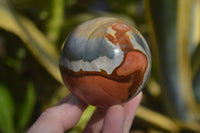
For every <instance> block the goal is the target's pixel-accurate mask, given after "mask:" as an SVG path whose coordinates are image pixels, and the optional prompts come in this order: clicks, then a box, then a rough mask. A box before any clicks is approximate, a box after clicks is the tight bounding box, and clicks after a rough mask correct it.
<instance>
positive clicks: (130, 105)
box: [123, 92, 142, 133]
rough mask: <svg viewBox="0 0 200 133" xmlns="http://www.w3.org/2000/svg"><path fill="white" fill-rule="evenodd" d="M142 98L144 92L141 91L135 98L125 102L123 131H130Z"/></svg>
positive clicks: (126, 132) (125, 132)
mask: <svg viewBox="0 0 200 133" xmlns="http://www.w3.org/2000/svg"><path fill="white" fill-rule="evenodd" d="M141 99H142V92H140V93H139V94H138V95H137V96H136V97H135V98H133V99H131V100H130V101H128V102H126V103H124V104H123V107H124V111H125V116H126V117H125V123H124V131H123V133H129V131H130V128H131V125H132V122H133V119H134V117H135V113H136V111H137V108H138V106H139V104H140V102H141Z"/></svg>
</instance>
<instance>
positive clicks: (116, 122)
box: [83, 93, 142, 133]
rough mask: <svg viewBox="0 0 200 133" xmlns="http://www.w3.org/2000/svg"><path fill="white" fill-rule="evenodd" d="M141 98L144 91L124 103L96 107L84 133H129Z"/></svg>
mask: <svg viewBox="0 0 200 133" xmlns="http://www.w3.org/2000/svg"><path fill="white" fill-rule="evenodd" d="M141 98H142V93H139V94H138V95H137V96H136V97H135V98H133V99H131V100H130V101H128V102H126V103H124V104H122V105H114V106H111V107H109V108H108V109H99V108H98V109H96V111H95V112H94V114H93V116H92V117H91V119H90V121H89V122H88V125H87V126H86V128H85V130H84V131H83V133H100V132H103V133H106V132H108V133H109V132H110V133H118V132H120V133H128V132H129V130H130V128H131V125H132V122H133V119H134V116H135V113H136V110H137V108H138V106H139V104H140V101H141Z"/></svg>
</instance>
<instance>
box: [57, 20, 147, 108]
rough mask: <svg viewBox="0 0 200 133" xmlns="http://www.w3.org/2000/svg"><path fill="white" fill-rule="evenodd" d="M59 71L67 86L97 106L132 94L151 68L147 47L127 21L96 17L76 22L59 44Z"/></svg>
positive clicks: (111, 102)
mask: <svg viewBox="0 0 200 133" xmlns="http://www.w3.org/2000/svg"><path fill="white" fill-rule="evenodd" d="M59 65H60V71H61V75H62V78H63V81H64V83H65V85H66V86H67V87H68V89H69V90H70V91H71V92H72V93H73V94H74V95H76V96H77V97H79V98H80V99H81V100H83V101H84V102H86V103H88V104H91V105H95V106H97V107H108V106H111V105H114V104H120V103H123V102H125V101H127V100H129V99H131V98H133V97H134V96H136V95H137V94H138V93H139V92H140V91H141V89H142V88H143V87H144V85H145V83H146V82H147V80H148V78H149V75H150V69H151V55H150V50H149V47H148V45H147V43H146V41H145V40H144V38H143V37H142V35H141V34H140V33H139V32H138V31H137V30H136V29H135V28H133V27H131V26H130V25H128V24H126V23H124V22H122V21H120V20H118V19H116V18H109V17H100V18H96V19H93V20H90V21H87V22H85V23H83V24H81V25H79V26H78V27H77V28H76V29H75V30H74V32H73V33H72V34H71V35H69V36H68V38H67V39H66V41H65V42H64V44H63V47H62V52H61V56H60V64H59Z"/></svg>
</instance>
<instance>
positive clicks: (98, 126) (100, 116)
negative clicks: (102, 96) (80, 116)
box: [83, 108, 107, 133]
mask: <svg viewBox="0 0 200 133" xmlns="http://www.w3.org/2000/svg"><path fill="white" fill-rule="evenodd" d="M106 111H107V110H106V109H100V108H98V109H96V110H95V112H94V114H93V115H92V117H91V119H90V121H89V122H88V124H87V126H86V128H85V129H84V131H83V133H101V130H102V127H103V122H104V117H105V115H106Z"/></svg>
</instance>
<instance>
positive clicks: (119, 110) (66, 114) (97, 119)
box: [27, 92, 142, 133]
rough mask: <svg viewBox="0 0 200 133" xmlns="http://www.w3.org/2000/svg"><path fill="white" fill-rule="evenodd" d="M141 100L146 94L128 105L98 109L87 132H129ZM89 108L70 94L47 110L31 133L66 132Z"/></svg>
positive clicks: (86, 129) (140, 95)
mask: <svg viewBox="0 0 200 133" xmlns="http://www.w3.org/2000/svg"><path fill="white" fill-rule="evenodd" d="M141 98H142V92H140V93H139V94H138V95H137V96H136V97H135V98H133V99H131V100H130V101H128V102H126V103H124V104H120V105H113V106H111V107H109V108H107V109H102V108H101V109H100V108H97V109H96V110H95V112H94V114H93V116H92V117H91V119H90V121H89V122H88V125H87V126H86V128H85V129H84V131H83V133H128V132H129V130H130V128H131V125H132V122H133V119H134V116H135V113H136V110H137V108H138V106H139V104H140V101H141ZM86 107H87V104H85V103H84V102H82V101H80V100H79V99H78V98H77V97H75V96H74V95H72V94H69V95H68V96H66V97H65V98H64V99H62V100H61V101H60V102H59V103H58V104H57V105H56V106H54V107H51V108H49V109H47V110H46V111H44V112H43V113H42V114H41V116H40V117H39V118H38V120H37V121H36V122H35V123H34V124H33V125H32V127H31V128H30V129H29V130H28V132H27V133H64V132H65V131H66V130H68V129H70V128H72V127H73V126H75V125H76V124H77V123H78V121H79V120H80V117H81V115H82V113H83V111H84V110H85V109H86Z"/></svg>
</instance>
